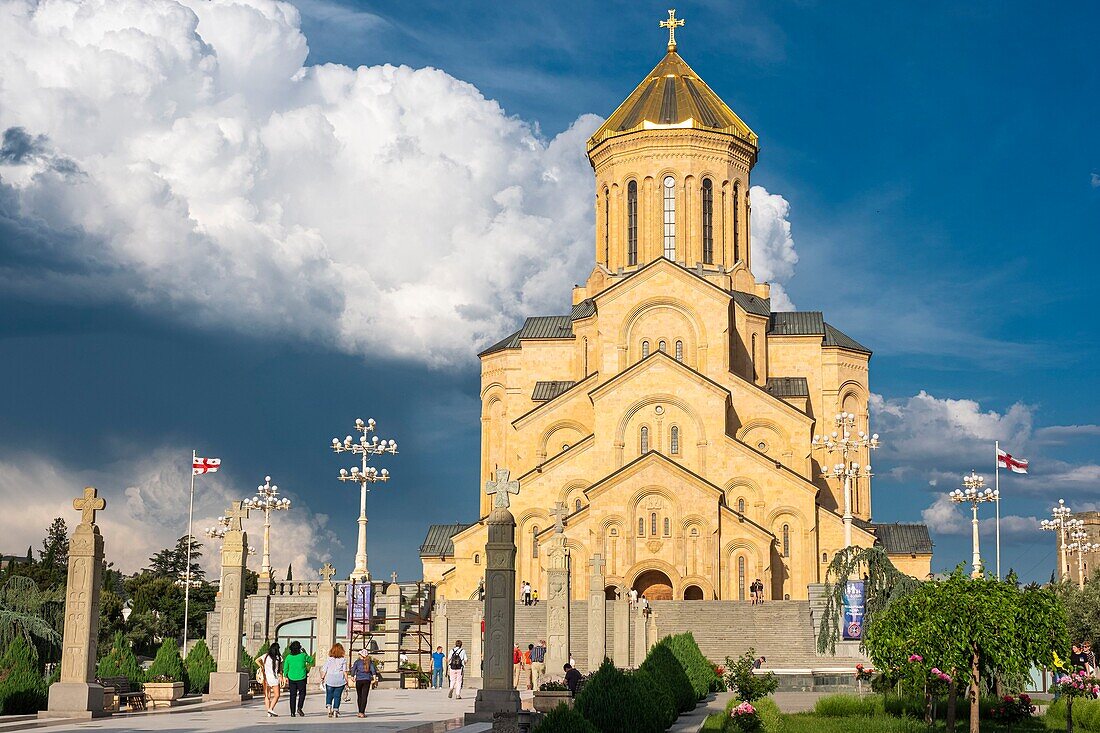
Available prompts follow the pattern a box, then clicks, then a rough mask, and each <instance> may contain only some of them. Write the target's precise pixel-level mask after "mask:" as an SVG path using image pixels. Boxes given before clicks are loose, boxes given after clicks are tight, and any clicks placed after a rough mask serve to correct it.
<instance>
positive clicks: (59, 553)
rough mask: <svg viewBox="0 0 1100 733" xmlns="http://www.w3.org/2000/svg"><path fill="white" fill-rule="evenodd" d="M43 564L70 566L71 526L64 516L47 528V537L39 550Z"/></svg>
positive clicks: (55, 567) (56, 567) (48, 565)
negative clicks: (69, 526) (67, 524)
mask: <svg viewBox="0 0 1100 733" xmlns="http://www.w3.org/2000/svg"><path fill="white" fill-rule="evenodd" d="M38 556H39V558H41V560H42V564H43V565H45V566H46V567H48V568H53V569H59V570H66V569H68V567H69V528H68V527H67V526H66V525H65V520H64V519H63V518H62V517H57V518H56V519H54V520H53V522H51V523H50V526H49V527H47V528H46V538H45V539H44V540H42V549H41V550H39V552H38Z"/></svg>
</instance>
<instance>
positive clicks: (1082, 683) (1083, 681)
mask: <svg viewBox="0 0 1100 733" xmlns="http://www.w3.org/2000/svg"><path fill="white" fill-rule="evenodd" d="M1050 691H1051V692H1053V693H1054V694H1055V695H1061V696H1062V697H1064V698H1066V733H1073V701H1074V699H1076V698H1078V697H1096V696H1097V695H1098V694H1100V680H1098V679H1096V678H1095V677H1089V676H1088V675H1086V674H1085V673H1084V672H1071V673H1070V674H1063V675H1061V676H1059V677H1058V678H1057V680H1056V681H1055V683H1054V684H1053V685H1051V686H1050Z"/></svg>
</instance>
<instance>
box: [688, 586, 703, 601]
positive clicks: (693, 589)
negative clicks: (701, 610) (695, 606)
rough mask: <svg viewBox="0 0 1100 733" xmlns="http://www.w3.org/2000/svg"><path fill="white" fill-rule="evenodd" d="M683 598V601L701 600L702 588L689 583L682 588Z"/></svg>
mask: <svg viewBox="0 0 1100 733" xmlns="http://www.w3.org/2000/svg"><path fill="white" fill-rule="evenodd" d="M684 600H685V601H701V600H703V589H702V588H700V587H699V586H697V585H689V586H688V587H687V588H684Z"/></svg>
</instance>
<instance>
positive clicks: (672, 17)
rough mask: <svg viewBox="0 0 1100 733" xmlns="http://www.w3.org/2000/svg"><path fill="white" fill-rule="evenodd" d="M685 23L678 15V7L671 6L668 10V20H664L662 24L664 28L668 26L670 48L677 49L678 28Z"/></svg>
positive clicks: (670, 49)
mask: <svg viewBox="0 0 1100 733" xmlns="http://www.w3.org/2000/svg"><path fill="white" fill-rule="evenodd" d="M683 25H684V19H683V18H677V17H676V8H671V9H669V11H668V20H662V21H661V23H660V26H661V27H662V28H668V50H669V51H675V50H676V29H677V28H680V27H681V26H683Z"/></svg>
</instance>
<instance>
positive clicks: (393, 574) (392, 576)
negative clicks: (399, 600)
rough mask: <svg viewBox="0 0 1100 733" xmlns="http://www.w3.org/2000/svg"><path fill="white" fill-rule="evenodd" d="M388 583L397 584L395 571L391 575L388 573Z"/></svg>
mask: <svg viewBox="0 0 1100 733" xmlns="http://www.w3.org/2000/svg"><path fill="white" fill-rule="evenodd" d="M390 582H391V583H396V582H397V571H396V570H394V571H393V572H392V573H390Z"/></svg>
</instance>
